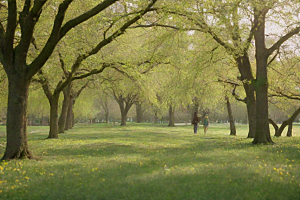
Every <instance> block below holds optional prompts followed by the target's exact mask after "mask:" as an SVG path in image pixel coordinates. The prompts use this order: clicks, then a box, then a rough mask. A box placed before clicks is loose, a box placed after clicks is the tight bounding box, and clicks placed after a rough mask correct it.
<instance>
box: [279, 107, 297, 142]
mask: <svg viewBox="0 0 300 200" xmlns="http://www.w3.org/2000/svg"><path fill="white" fill-rule="evenodd" d="M299 114H300V107H299V108H298V109H297V110H296V111H295V112H294V113H293V114H292V116H291V117H290V118H289V119H288V120H285V121H283V122H282V124H281V126H280V127H279V129H278V130H277V131H276V132H275V136H276V137H280V136H281V135H282V132H283V130H284V129H285V127H286V126H287V125H290V124H293V122H294V121H295V119H296V117H297V116H298V115H299Z"/></svg>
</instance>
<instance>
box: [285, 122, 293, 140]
mask: <svg viewBox="0 0 300 200" xmlns="http://www.w3.org/2000/svg"><path fill="white" fill-rule="evenodd" d="M286 136H287V137H292V136H293V123H290V124H289V128H288V131H287V133H286Z"/></svg>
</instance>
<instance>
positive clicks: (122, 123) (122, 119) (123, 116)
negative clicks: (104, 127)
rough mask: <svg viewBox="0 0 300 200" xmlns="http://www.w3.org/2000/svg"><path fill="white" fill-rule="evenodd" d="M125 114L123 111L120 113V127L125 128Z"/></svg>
mask: <svg viewBox="0 0 300 200" xmlns="http://www.w3.org/2000/svg"><path fill="white" fill-rule="evenodd" d="M126 122H127V113H126V112H125V111H123V112H121V126H126Z"/></svg>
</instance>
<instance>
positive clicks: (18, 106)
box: [2, 73, 33, 160]
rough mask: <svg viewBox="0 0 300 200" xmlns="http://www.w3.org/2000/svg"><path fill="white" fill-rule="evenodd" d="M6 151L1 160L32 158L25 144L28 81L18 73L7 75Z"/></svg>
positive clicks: (26, 143)
mask: <svg viewBox="0 0 300 200" xmlns="http://www.w3.org/2000/svg"><path fill="white" fill-rule="evenodd" d="M8 82H9V85H8V90H9V92H8V105H7V122H6V132H7V134H6V138H7V143H6V149H5V153H4V155H3V157H2V160H10V159H19V158H32V157H33V156H32V154H31V152H30V151H29V148H28V142H27V133H26V131H27V103H28V102H27V99H28V90H29V84H30V81H29V80H28V79H27V78H26V77H24V76H22V75H19V74H18V73H15V74H9V75H8Z"/></svg>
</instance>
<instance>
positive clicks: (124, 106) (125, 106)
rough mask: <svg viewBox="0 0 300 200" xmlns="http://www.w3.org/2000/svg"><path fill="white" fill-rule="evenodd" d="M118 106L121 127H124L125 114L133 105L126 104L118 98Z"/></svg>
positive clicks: (131, 103) (130, 103)
mask: <svg viewBox="0 0 300 200" xmlns="http://www.w3.org/2000/svg"><path fill="white" fill-rule="evenodd" d="M118 104H119V107H120V111H121V126H125V125H126V121H127V114H128V111H129V109H130V108H131V106H132V105H133V102H126V101H125V100H124V99H123V98H122V97H120V98H119V100H118Z"/></svg>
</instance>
